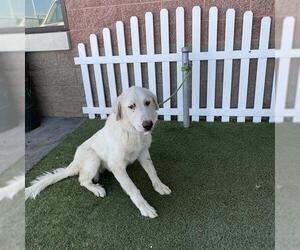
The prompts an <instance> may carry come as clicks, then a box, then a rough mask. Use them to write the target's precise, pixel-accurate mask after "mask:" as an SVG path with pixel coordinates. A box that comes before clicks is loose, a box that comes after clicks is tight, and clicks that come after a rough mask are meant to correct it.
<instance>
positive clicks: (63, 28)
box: [25, 0, 69, 34]
mask: <svg viewBox="0 0 300 250" xmlns="http://www.w3.org/2000/svg"><path fill="white" fill-rule="evenodd" d="M59 1H60V5H61V11H62V16H63V19H64V25H61V26H45V27H32V28H26V27H25V34H37V33H50V32H61V31H69V23H68V16H67V9H66V4H65V0H59ZM25 18H26V15H25Z"/></svg>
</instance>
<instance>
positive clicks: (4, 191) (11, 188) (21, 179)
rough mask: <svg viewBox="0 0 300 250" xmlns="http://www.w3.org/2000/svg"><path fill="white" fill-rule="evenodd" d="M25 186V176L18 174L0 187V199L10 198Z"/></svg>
mask: <svg viewBox="0 0 300 250" xmlns="http://www.w3.org/2000/svg"><path fill="white" fill-rule="evenodd" d="M24 188H25V176H24V175H20V176H17V177H15V178H14V179H13V180H11V181H9V182H8V183H7V185H6V186H5V187H2V188H0V201H1V200H3V199H12V198H13V197H14V196H15V195H16V194H17V193H19V192H20V191H21V190H23V189H24Z"/></svg>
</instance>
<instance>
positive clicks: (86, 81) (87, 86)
mask: <svg viewBox="0 0 300 250" xmlns="http://www.w3.org/2000/svg"><path fill="white" fill-rule="evenodd" d="M78 54H79V57H86V51H85V46H84V44H83V43H79V44H78ZM80 67H81V73H82V81H83V88H84V94H85V99H86V106H87V107H89V108H92V107H94V100H93V95H92V88H91V81H90V74H89V69H88V65H87V64H82V65H80ZM88 116H89V118H90V119H95V114H94V113H92V112H88Z"/></svg>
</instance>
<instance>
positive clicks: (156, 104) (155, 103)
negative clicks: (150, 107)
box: [152, 95, 159, 110]
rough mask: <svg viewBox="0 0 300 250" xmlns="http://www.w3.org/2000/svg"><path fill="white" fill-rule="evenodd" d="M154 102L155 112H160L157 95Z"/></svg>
mask: <svg viewBox="0 0 300 250" xmlns="http://www.w3.org/2000/svg"><path fill="white" fill-rule="evenodd" d="M152 100H153V102H154V105H155V110H159V105H158V102H157V98H156V96H155V95H153V96H152Z"/></svg>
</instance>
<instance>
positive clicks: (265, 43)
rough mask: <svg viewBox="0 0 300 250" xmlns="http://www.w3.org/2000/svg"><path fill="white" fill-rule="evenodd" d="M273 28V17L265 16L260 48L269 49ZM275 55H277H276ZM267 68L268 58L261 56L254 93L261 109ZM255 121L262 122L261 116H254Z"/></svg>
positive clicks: (255, 104)
mask: <svg viewBox="0 0 300 250" xmlns="http://www.w3.org/2000/svg"><path fill="white" fill-rule="evenodd" d="M270 28H271V18H270V17H263V18H262V20H261V27H260V38H259V49H260V50H267V49H268V47H269V37H270ZM274 56H275V55H274ZM266 70H267V58H259V59H258V62H257V73H256V85H255V95H254V109H256V110H259V109H262V108H263V100H264V91H265V80H266ZM253 122H255V123H257V122H261V117H260V116H254V117H253Z"/></svg>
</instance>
